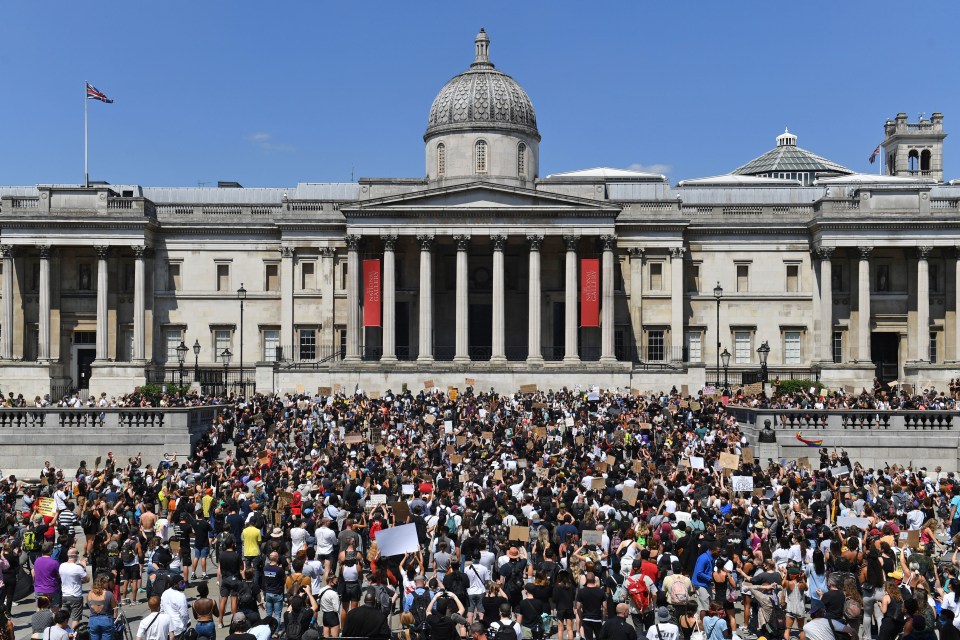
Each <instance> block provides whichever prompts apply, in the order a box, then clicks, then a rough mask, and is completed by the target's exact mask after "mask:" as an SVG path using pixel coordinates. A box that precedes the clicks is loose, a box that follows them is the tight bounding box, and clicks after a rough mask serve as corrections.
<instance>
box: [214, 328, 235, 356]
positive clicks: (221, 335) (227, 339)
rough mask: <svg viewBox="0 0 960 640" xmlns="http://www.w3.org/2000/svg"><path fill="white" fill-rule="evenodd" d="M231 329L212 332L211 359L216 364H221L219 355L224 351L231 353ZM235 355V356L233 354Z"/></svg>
mask: <svg viewBox="0 0 960 640" xmlns="http://www.w3.org/2000/svg"><path fill="white" fill-rule="evenodd" d="M231 344H233V329H214V330H213V359H214V361H216V362H223V358H222V357H221V354H222V353H223V352H224V350H226V349H230V352H231V353H233V347H232V346H230V345H231ZM233 355H236V354H233Z"/></svg>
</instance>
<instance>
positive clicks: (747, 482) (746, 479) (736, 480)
mask: <svg viewBox="0 0 960 640" xmlns="http://www.w3.org/2000/svg"><path fill="white" fill-rule="evenodd" d="M730 484H731V486H732V487H733V491H734V493H750V492H751V491H753V476H733V477H732V478H731V479H730Z"/></svg>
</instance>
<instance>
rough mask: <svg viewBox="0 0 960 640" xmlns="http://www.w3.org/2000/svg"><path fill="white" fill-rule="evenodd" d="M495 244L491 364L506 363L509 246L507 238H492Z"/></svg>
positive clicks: (495, 236)
mask: <svg viewBox="0 0 960 640" xmlns="http://www.w3.org/2000/svg"><path fill="white" fill-rule="evenodd" d="M490 242H491V243H493V289H492V291H491V297H492V298H493V321H492V323H491V324H492V325H493V333H492V335H491V349H490V362H500V363H502V362H506V361H507V353H506V347H505V345H504V333H505V330H504V315H503V312H504V309H503V249H504V247H506V246H507V236H497V235H494V236H490Z"/></svg>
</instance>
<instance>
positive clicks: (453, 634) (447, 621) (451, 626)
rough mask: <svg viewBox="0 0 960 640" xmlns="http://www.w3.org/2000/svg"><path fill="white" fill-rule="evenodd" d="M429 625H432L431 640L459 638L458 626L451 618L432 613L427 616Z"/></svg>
mask: <svg viewBox="0 0 960 640" xmlns="http://www.w3.org/2000/svg"><path fill="white" fill-rule="evenodd" d="M427 624H428V625H430V638H431V640H455V638H457V625H456V623H455V622H454V621H453V620H452V619H451V618H450V617H449V616H442V615H439V614H436V613H431V614H430V615H429V616H427Z"/></svg>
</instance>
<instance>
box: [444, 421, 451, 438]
mask: <svg viewBox="0 0 960 640" xmlns="http://www.w3.org/2000/svg"><path fill="white" fill-rule="evenodd" d="M443 432H444V433H445V434H447V435H450V434H451V433H453V420H444V421H443Z"/></svg>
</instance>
